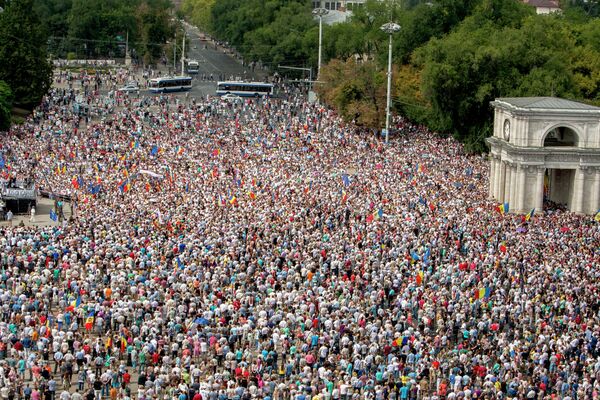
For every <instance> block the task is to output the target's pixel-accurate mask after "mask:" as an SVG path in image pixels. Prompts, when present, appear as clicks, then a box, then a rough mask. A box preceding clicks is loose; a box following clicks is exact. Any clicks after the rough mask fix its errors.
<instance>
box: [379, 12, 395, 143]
mask: <svg viewBox="0 0 600 400" xmlns="http://www.w3.org/2000/svg"><path fill="white" fill-rule="evenodd" d="M381 30H382V31H384V32H385V33H387V34H388V35H389V36H390V44H389V52H388V73H387V104H386V107H385V143H386V144H387V143H388V141H389V139H390V107H391V104H392V35H393V34H394V33H396V32H398V31H399V30H400V25H398V24H396V23H394V22H388V23H387V24H383V25H382V26H381Z"/></svg>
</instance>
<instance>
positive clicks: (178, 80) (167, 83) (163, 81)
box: [148, 76, 192, 93]
mask: <svg viewBox="0 0 600 400" xmlns="http://www.w3.org/2000/svg"><path fill="white" fill-rule="evenodd" d="M191 88H192V77H190V76H166V77H162V78H154V79H151V80H150V85H149V86H148V89H150V91H151V92H152V93H165V92H180V91H182V90H190V89H191Z"/></svg>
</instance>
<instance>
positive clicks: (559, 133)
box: [544, 126, 578, 147]
mask: <svg viewBox="0 0 600 400" xmlns="http://www.w3.org/2000/svg"><path fill="white" fill-rule="evenodd" d="M577 139H578V137H577V133H576V132H575V131H574V130H573V129H571V128H568V127H566V126H557V127H556V128H554V129H552V130H551V131H550V132H548V133H547V134H546V137H545V138H544V147H576V146H577Z"/></svg>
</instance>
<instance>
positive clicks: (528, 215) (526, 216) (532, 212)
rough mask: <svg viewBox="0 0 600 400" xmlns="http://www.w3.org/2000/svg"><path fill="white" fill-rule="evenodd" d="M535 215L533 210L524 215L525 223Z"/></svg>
mask: <svg viewBox="0 0 600 400" xmlns="http://www.w3.org/2000/svg"><path fill="white" fill-rule="evenodd" d="M534 214H535V208H532V209H531V211H529V213H527V215H525V221H529V220H530V219H531V217H532V216H533V215H534Z"/></svg>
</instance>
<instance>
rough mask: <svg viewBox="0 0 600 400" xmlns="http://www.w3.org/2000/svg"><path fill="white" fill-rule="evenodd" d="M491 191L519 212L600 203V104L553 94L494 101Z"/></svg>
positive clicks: (582, 209) (586, 210)
mask: <svg viewBox="0 0 600 400" xmlns="http://www.w3.org/2000/svg"><path fill="white" fill-rule="evenodd" d="M491 104H492V106H493V107H494V134H493V136H492V137H490V138H488V139H487V142H488V145H489V146H490V150H491V151H490V181H489V182H490V187H489V196H490V198H492V199H495V200H496V201H498V202H500V203H509V208H510V210H511V211H512V212H515V213H528V212H529V211H530V210H531V209H533V208H535V209H536V210H542V209H543V207H544V204H545V202H547V203H555V204H562V205H566V206H567V208H568V209H569V210H571V211H573V212H576V213H580V214H595V213H596V212H597V211H598V209H599V208H600V108H598V107H594V106H590V105H587V104H583V103H578V102H574V101H569V100H564V99H558V98H553V97H524V98H499V99H496V100H495V101H493V102H492V103H491Z"/></svg>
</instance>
